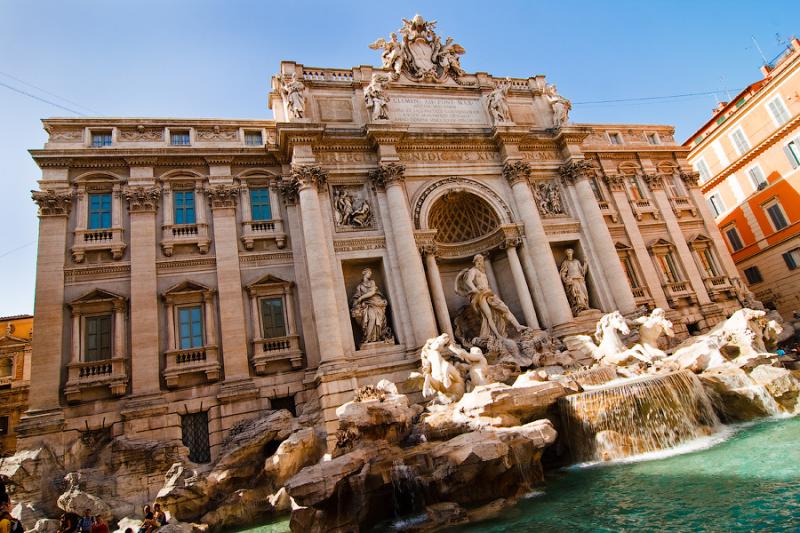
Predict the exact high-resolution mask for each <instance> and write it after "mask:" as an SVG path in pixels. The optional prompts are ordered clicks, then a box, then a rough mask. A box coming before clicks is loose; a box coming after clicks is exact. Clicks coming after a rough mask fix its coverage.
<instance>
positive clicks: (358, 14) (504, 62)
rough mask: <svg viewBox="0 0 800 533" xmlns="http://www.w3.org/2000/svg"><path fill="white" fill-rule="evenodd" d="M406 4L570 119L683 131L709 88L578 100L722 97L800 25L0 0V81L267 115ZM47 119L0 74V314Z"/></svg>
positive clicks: (73, 94) (90, 106) (26, 258)
mask: <svg viewBox="0 0 800 533" xmlns="http://www.w3.org/2000/svg"><path fill="white" fill-rule="evenodd" d="M417 12H419V13H420V14H422V15H423V16H424V17H425V18H426V19H435V20H438V21H439V24H438V29H439V31H440V33H443V34H446V35H452V36H453V37H454V38H455V39H456V42H458V43H459V44H461V45H462V46H463V47H464V48H466V50H467V53H466V55H465V56H464V57H463V58H462V66H463V67H464V68H465V69H466V70H467V71H469V72H475V71H484V72H489V73H491V74H494V75H498V76H519V77H526V76H530V75H535V74H545V75H546V76H547V78H548V80H549V81H550V82H554V83H556V84H557V85H558V88H559V91H560V92H561V93H562V94H563V95H565V96H566V97H567V98H570V99H572V101H573V102H574V103H575V105H574V110H573V113H572V118H573V120H574V121H576V122H603V123H613V122H630V123H658V124H673V125H675V126H676V128H677V137H678V138H679V139H680V140H683V139H684V138H686V137H687V136H688V135H689V134H691V133H692V132H693V131H694V130H695V128H697V127H698V126H700V125H701V124H702V123H703V122H705V121H706V120H707V119H708V117H709V115H710V110H711V109H712V108H713V107H714V105H715V104H716V101H717V100H716V98H715V96H714V95H703V96H693V97H683V98H674V99H668V100H657V101H646V102H641V101H637V102H616V103H605V104H590V103H584V102H596V101H598V100H610V99H624V98H640V97H651V96H667V95H680V94H687V93H702V92H709V91H717V92H718V93H717V96H718V98H720V99H726V98H727V97H726V95H725V91H724V89H730V90H731V92H732V93H735V92H736V90H738V89H741V88H742V87H744V86H745V85H747V84H748V83H750V82H752V81H755V80H756V79H758V78H759V77H760V74H759V72H758V68H759V66H760V65H761V62H762V61H761V58H760V56H759V52H758V51H757V50H756V48H755V46H754V45H753V41H752V39H751V37H755V39H756V40H757V42H758V43H759V45H760V46H761V48H762V49H763V51H764V54H765V55H766V56H767V57H768V59H772V57H774V56H775V55H776V54H777V53H778V52H779V51H780V49H781V45H780V44H779V42H778V40H777V39H776V33H777V34H779V35H780V36H781V37H782V38H783V39H786V38H788V37H789V36H791V35H793V34H794V33H795V32H798V33H800V24H798V22H800V18H798V17H797V3H796V0H795V1H791V2H790V1H776V0H770V1H769V2H744V1H729V2H700V1H694V2H683V1H673V2H656V1H646V0H645V1H642V0H639V1H636V2H628V1H615V2H599V1H594V2H568V1H559V2H553V1H548V2H538V1H537V2H533V1H531V2H509V1H499V0H493V1H491V2H487V1H485V0H484V1H471V0H470V1H465V0H461V1H438V2H402V1H394V2H385V1H384V2H378V1H373V2H292V1H285V2H275V1H272V2H266V1H263V2H255V1H245V0H228V1H224V2H223V1H216V2H211V1H193V2H189V1H178V0H161V1H149V0H147V1H137V2H123V1H112V2H109V1H66V0H61V1H51V2H45V1H34V0H29V1H22V0H19V1H9V0H0V83H2V84H7V85H11V86H13V87H15V88H17V89H21V90H23V91H26V92H29V93H31V94H33V95H36V96H38V97H41V98H44V99H47V100H51V101H53V102H56V103H59V104H60V105H63V106H65V107H67V108H70V109H74V110H77V111H80V112H82V113H84V114H87V115H102V116H150V117H163V116H170V117H228V118H264V119H269V118H271V112H270V111H269V109H267V107H266V95H267V91H268V81H269V78H270V76H271V75H272V74H273V73H274V72H275V71H276V70H277V68H278V65H279V63H280V61H281V60H282V59H289V60H295V61H297V62H299V63H303V64H305V65H308V66H328V67H350V66H355V65H361V64H378V62H379V58H378V53H377V52H375V51H372V50H370V49H368V48H367V45H368V44H369V43H371V42H372V41H374V40H375V39H376V38H377V37H381V36H386V35H388V34H389V32H390V31H393V30H396V29H397V28H398V27H399V26H400V18H401V17H406V18H410V17H411V16H413V15H414V14H415V13H417ZM15 78H16V79H15ZM19 80H22V81H24V82H26V83H28V84H32V85H35V86H37V87H39V88H41V89H44V90H45V91H47V92H49V93H53V94H56V95H58V98H57V97H55V96H52V95H50V94H46V93H44V92H42V91H41V90H39V89H35V88H32V87H31V86H30V85H25V84H24V83H22V81H19ZM65 99H66V100H65ZM51 116H75V115H74V114H72V113H69V112H67V111H65V110H63V109H59V108H58V107H55V106H53V105H50V104H47V103H44V102H41V101H38V100H35V99H33V98H31V97H28V96H24V95H21V94H19V93H17V92H14V91H13V90H11V89H9V88H7V87H5V86H3V85H0V121H2V124H0V180H2V184H3V189H2V190H3V194H2V195H0V224H2V228H3V229H4V231H3V235H4V238H3V239H2V241H0V315H9V314H17V313H29V312H32V310H33V292H34V277H35V262H36V254H35V252H36V242H35V241H36V233H37V219H36V210H35V206H34V204H33V202H31V201H30V193H29V191H30V190H31V189H33V188H35V187H36V183H35V182H36V180H37V179H38V177H39V172H38V169H37V167H36V165H35V164H34V163H33V161H32V160H31V159H30V157H29V156H28V154H27V150H28V149H29V148H37V147H41V146H42V144H43V142H44V141H45V133H44V131H42V129H41V124H40V122H39V119H41V118H43V117H51Z"/></svg>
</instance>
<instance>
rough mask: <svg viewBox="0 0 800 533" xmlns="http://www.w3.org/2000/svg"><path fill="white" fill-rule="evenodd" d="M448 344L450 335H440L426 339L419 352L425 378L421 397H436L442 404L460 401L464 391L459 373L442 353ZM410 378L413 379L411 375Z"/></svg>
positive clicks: (462, 379)
mask: <svg viewBox="0 0 800 533" xmlns="http://www.w3.org/2000/svg"><path fill="white" fill-rule="evenodd" d="M450 344H451V340H450V335H448V334H447V333H442V334H441V335H439V336H438V337H434V338H433V339H428V340H427V341H426V342H425V345H424V346H423V347H422V351H421V352H420V358H421V359H422V376H423V377H424V378H425V381H424V382H423V385H422V395H423V396H424V397H426V398H430V397H431V396H433V395H436V396H438V398H439V401H440V403H443V404H448V403H451V402H456V401H458V400H460V399H461V397H462V396H464V391H465V386H464V378H463V377H462V376H461V372H459V371H458V369H457V368H456V367H455V365H453V364H452V363H451V362H450V361H448V360H447V359H445V357H444V354H443V353H442V352H443V351H444V349H445V347H446V346H448V345H450ZM411 377H414V374H413V373H412V376H411Z"/></svg>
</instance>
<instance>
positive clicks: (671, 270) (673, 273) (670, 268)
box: [663, 252, 682, 283]
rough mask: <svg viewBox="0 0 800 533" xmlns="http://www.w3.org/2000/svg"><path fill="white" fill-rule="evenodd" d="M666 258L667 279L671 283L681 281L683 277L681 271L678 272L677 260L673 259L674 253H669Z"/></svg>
mask: <svg viewBox="0 0 800 533" xmlns="http://www.w3.org/2000/svg"><path fill="white" fill-rule="evenodd" d="M663 257H664V265H663V266H664V267H666V268H665V270H664V274H666V276H667V279H668V280H669V282H670V283H675V282H676V281H681V279H682V276H681V274H680V271H679V270H678V265H677V264H675V258H674V257H672V252H669V253H667V254H666V255H664V256H663Z"/></svg>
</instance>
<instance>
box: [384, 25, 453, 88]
mask: <svg viewBox="0 0 800 533" xmlns="http://www.w3.org/2000/svg"><path fill="white" fill-rule="evenodd" d="M435 27H436V21H435V20H431V21H426V20H425V19H423V18H422V16H420V15H415V16H414V18H412V19H411V20H406V19H403V27H402V28H400V29H399V30H397V32H393V33H391V34H390V36H389V39H388V40H386V39H384V38H380V39H378V40H377V41H375V42H374V43H372V44H371V45H369V47H370V48H371V49H373V50H382V52H381V60H382V63H383V65H382V66H383V68H384V69H387V70H389V71H390V72H391V76H392V79H395V80H397V79H399V78H400V74H405V75H406V76H408V77H409V78H410V79H412V80H414V81H428V82H443V81H445V80H446V79H447V78H448V77H450V78H452V79H454V80H456V81H458V80H459V78H461V77H463V76H464V69H462V68H461V60H460V56H461V55H462V54H464V52H466V50H464V48H463V47H462V46H461V45H459V44H456V43H455V42H453V38H452V37H447V39H445V42H444V43H442V39H441V37H439V36H438V35H437V34H436V32H435V31H434V28H435ZM398 34H400V38H399V39H398Z"/></svg>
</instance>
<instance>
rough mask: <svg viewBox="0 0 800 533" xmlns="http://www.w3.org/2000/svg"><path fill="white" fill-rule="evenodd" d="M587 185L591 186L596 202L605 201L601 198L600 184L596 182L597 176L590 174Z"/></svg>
mask: <svg viewBox="0 0 800 533" xmlns="http://www.w3.org/2000/svg"><path fill="white" fill-rule="evenodd" d="M589 185H591V187H592V192H593V193H594V197H595V198H596V199H597V201H598V202H603V201H605V198H603V190H602V189H601V188H600V184H599V183H598V182H597V177H596V176H592V177H591V179H590V180H589Z"/></svg>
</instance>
